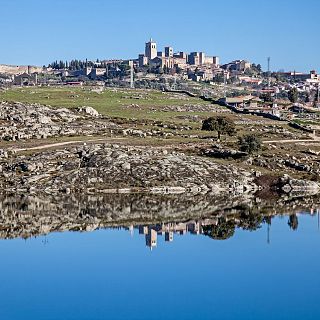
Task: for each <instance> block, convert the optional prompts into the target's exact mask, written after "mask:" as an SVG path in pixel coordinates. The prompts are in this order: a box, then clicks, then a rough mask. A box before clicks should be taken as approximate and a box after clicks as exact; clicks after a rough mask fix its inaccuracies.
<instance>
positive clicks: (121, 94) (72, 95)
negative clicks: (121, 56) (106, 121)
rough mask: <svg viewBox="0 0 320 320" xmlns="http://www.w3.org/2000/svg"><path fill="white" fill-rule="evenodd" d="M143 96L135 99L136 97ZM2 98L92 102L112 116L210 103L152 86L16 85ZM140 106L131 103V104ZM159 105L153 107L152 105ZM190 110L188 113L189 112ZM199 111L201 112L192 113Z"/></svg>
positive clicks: (157, 115) (167, 115) (155, 115)
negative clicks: (96, 89) (98, 88)
mask: <svg viewBox="0 0 320 320" xmlns="http://www.w3.org/2000/svg"><path fill="white" fill-rule="evenodd" d="M138 96H140V97H142V99H135V97H138ZM0 100H5V101H10V102H11V101H19V102H25V103H39V104H43V105H50V106H53V107H66V108H75V107H80V106H90V107H93V108H95V109H96V110H97V111H99V112H100V113H101V114H103V115H106V116H110V117H123V118H147V119H157V120H158V119H161V118H164V119H172V118H174V117H175V116H176V115H183V113H181V112H161V107H163V106H168V105H170V106H183V105H185V104H198V105H199V104H208V103H207V102H204V101H202V100H200V99H197V98H191V97H188V99H187V100H184V99H179V98H176V97H175V96H172V97H170V95H169V94H167V93H162V92H160V91H151V90H130V89H115V90H112V89H107V90H105V91H103V93H97V92H94V91H92V88H79V87H77V88H70V87H43V88H41V87H36V88H14V89H10V90H7V91H3V92H0ZM133 104H134V105H139V107H138V108H137V107H130V108H128V106H130V105H133ZM151 107H152V108H156V109H157V111H152V110H150V108H151ZM187 114H188V113H187ZM192 114H197V113H192Z"/></svg>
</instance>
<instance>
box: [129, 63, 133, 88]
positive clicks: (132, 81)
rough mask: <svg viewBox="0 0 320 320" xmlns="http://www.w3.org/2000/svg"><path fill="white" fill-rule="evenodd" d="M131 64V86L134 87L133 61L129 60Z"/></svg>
mask: <svg viewBox="0 0 320 320" xmlns="http://www.w3.org/2000/svg"><path fill="white" fill-rule="evenodd" d="M129 66H130V88H131V89H134V79H133V61H132V60H130V61H129Z"/></svg>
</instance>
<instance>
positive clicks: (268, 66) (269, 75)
mask: <svg viewBox="0 0 320 320" xmlns="http://www.w3.org/2000/svg"><path fill="white" fill-rule="evenodd" d="M268 88H270V57H268Z"/></svg>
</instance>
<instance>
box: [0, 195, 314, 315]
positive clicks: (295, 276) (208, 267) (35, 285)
mask: <svg viewBox="0 0 320 320" xmlns="http://www.w3.org/2000/svg"><path fill="white" fill-rule="evenodd" d="M37 203H38V205H37V206H35V205H34V202H32V201H29V202H28V205H29V207H28V206H27V207H25V206H22V205H21V204H19V208H17V207H15V206H13V205H12V202H10V205H8V203H7V204H6V205H3V204H2V216H1V217H2V218H1V223H0V233H1V238H2V239H1V240H0V253H1V263H0V319H1V320H20V319H21V320H22V319H23V320H26V319H46V320H49V319H50V320H55V319H64V320H71V319H72V320H76V319H77V320H82V319H83V320H89V319H148V320H149V319H319V318H320V310H319V308H320V306H319V299H320V298H319V296H320V276H319V272H320V229H319V211H318V209H317V208H316V207H313V208H312V209H310V207H305V208H304V209H303V208H299V209H291V212H289V213H286V212H282V213H281V214H279V215H277V214H276V212H273V213H272V214H270V211H269V213H266V212H264V213H263V214H259V213H250V214H249V215H247V214H244V212H247V211H245V210H242V211H241V210H240V213H239V210H238V211H237V210H235V211H233V212H231V213H230V212H229V215H228V217H225V216H224V214H220V215H219V217H218V218H217V216H216V215H212V216H208V217H196V218H195V219H192V218H190V217H188V218H186V219H185V220H183V219H181V220H180V221H179V220H176V219H174V221H170V218H168V217H166V219H164V218H162V219H160V220H166V221H157V222H154V223H152V222H150V221H149V222H148V223H141V217H140V219H138V218H137V217H136V218H135V219H136V220H137V221H134V220H132V221H129V222H124V221H122V222H119V223H114V222H113V223H112V224H109V226H105V227H102V225H101V221H98V220H97V218H96V217H95V220H94V221H93V222H92V223H95V225H94V226H93V225H91V226H90V227H88V225H84V224H81V225H82V227H80V224H77V227H75V224H74V221H73V223H72V221H71V220H70V219H67V218H63V219H64V220H63V221H60V220H59V221H60V222H57V223H55V227H54V230H49V228H50V226H48V221H51V223H52V224H53V223H54V221H56V220H57V216H55V217H54V218H52V217H51V218H50V219H51V220H50V219H49V220H48V215H46V219H47V220H46V223H44V222H43V221H42V222H41V223H40V227H39V226H38V224H37V223H36V222H35V220H34V218H33V219H32V220H28V219H27V218H26V216H24V215H23V214H27V212H28V211H30V210H31V209H30V208H31V207H32V208H33V209H32V210H33V211H32V212H33V214H35V213H36V211H37V210H40V208H41V206H40V205H39V201H38V202H37ZM8 208H11V209H10V210H8ZM18 209H19V210H18ZM276 209H277V208H275V209H274V210H275V211H276ZM261 210H262V209H261ZM71 211H72V210H70V212H71ZM41 212H42V213H43V211H41ZM41 212H39V214H40V215H41ZM70 212H69V213H68V212H63V215H64V216H65V217H67V216H68V214H69V215H70V214H71V213H70ZM293 212H294V213H293ZM13 213H14V215H13V216H10V217H11V218H8V215H10V214H13ZM55 214H56V213H55ZM87 214H88V213H87ZM27 216H28V215H27ZM8 219H9V220H8ZM139 220H140V221H139ZM158 220H159V219H158ZM35 225H37V226H38V229H36V227H35ZM39 228H40V229H39Z"/></svg>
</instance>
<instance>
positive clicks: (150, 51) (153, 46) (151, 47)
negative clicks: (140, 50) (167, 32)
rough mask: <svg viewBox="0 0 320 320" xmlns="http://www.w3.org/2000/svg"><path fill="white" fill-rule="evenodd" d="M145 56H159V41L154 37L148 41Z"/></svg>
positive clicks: (151, 57)
mask: <svg viewBox="0 0 320 320" xmlns="http://www.w3.org/2000/svg"><path fill="white" fill-rule="evenodd" d="M145 56H146V57H148V59H149V60H151V59H154V58H156V57H157V43H156V42H154V41H153V40H152V39H150V41H149V42H147V43H146V50H145Z"/></svg>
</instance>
